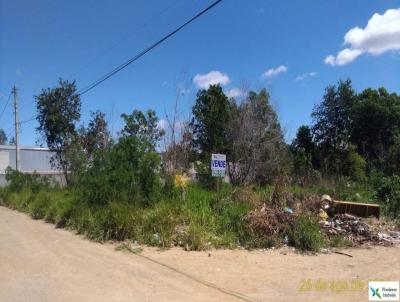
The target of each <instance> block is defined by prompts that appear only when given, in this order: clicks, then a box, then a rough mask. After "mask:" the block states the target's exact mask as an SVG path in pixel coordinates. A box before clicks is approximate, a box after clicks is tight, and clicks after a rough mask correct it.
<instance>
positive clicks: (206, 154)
mask: <svg viewBox="0 0 400 302" xmlns="http://www.w3.org/2000/svg"><path fill="white" fill-rule="evenodd" d="M192 114H193V118H192V121H191V123H190V125H191V127H192V129H193V137H192V146H193V148H194V150H195V152H196V153H197V155H198V157H199V159H201V160H203V161H205V162H208V161H209V160H210V158H211V153H228V151H229V148H228V127H229V125H228V123H229V120H230V105H229V101H228V98H227V96H226V95H225V94H224V92H223V91H222V88H221V86H220V85H211V86H210V87H209V88H208V89H207V90H206V89H201V90H199V92H198V93H197V97H196V103H195V105H194V106H193V108H192ZM228 160H229V159H228Z"/></svg>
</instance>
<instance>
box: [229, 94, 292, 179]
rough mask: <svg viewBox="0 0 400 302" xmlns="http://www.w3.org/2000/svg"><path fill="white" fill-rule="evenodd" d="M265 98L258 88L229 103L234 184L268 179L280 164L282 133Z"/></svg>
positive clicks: (282, 151)
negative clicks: (240, 99)
mask: <svg viewBox="0 0 400 302" xmlns="http://www.w3.org/2000/svg"><path fill="white" fill-rule="evenodd" d="M269 98H270V96H269V94H268V92H267V91H266V90H265V89H262V90H261V91H260V92H259V93H256V92H253V91H251V92H249V93H248V94H247V96H246V97H245V99H244V100H243V102H242V103H240V104H237V103H236V102H235V101H234V100H233V101H232V103H231V109H230V111H231V120H230V123H229V144H228V146H229V150H230V158H229V176H230V179H231V182H232V183H233V184H235V185H239V184H243V183H265V182H268V181H270V180H271V179H272V178H273V177H274V176H276V175H277V174H279V172H280V169H281V168H282V166H283V165H282V159H283V156H284V153H285V147H284V141H283V135H282V131H281V127H280V124H279V122H278V118H277V115H276V112H275V111H274V110H273V108H272V106H271V105H270V103H269Z"/></svg>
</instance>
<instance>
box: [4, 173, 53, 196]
mask: <svg viewBox="0 0 400 302" xmlns="http://www.w3.org/2000/svg"><path fill="white" fill-rule="evenodd" d="M6 180H7V182H8V186H7V188H8V190H9V191H11V192H20V191H22V190H23V189H24V188H30V189H31V190H32V192H34V193H37V192H39V191H40V190H41V189H42V188H47V187H49V186H50V181H49V179H48V178H47V177H44V176H40V175H38V174H37V173H36V172H35V173H33V174H24V173H22V172H19V171H17V170H13V169H12V168H11V167H7V169H6Z"/></svg>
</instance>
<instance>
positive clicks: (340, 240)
mask: <svg viewBox="0 0 400 302" xmlns="http://www.w3.org/2000/svg"><path fill="white" fill-rule="evenodd" d="M352 245H353V243H352V241H351V240H350V239H348V238H346V237H344V236H342V235H335V236H332V237H331V238H329V246H331V247H336V248H344V247H351V246H352Z"/></svg>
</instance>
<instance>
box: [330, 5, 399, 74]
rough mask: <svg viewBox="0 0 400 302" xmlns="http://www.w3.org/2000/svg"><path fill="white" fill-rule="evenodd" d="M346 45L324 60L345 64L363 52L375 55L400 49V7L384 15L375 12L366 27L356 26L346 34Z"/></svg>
mask: <svg viewBox="0 0 400 302" xmlns="http://www.w3.org/2000/svg"><path fill="white" fill-rule="evenodd" d="M343 44H344V45H349V47H347V48H345V49H343V50H341V51H340V52H339V53H338V54H337V55H336V56H333V55H329V56H327V57H326V58H325V59H324V62H325V63H326V64H329V65H333V66H334V65H345V64H348V63H351V62H353V61H354V60H355V59H356V58H357V57H359V56H360V55H362V54H363V53H369V54H371V55H374V56H378V55H381V54H383V53H385V52H387V51H396V50H400V8H398V9H388V10H387V11H386V12H385V13H384V14H383V15H380V14H374V15H373V16H372V17H371V19H369V21H368V24H367V26H366V27H365V28H359V27H354V28H352V29H350V30H349V31H348V32H347V33H346V35H345V36H344V43H343Z"/></svg>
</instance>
